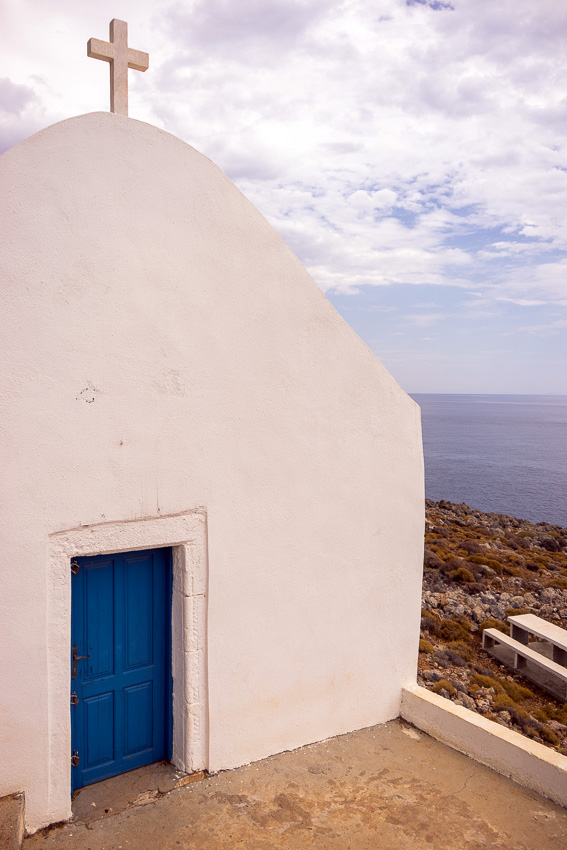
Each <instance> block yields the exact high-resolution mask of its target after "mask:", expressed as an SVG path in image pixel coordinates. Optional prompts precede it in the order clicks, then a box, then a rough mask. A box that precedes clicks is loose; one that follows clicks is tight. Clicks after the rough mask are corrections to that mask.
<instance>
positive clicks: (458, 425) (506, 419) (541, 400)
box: [412, 393, 567, 526]
mask: <svg viewBox="0 0 567 850" xmlns="http://www.w3.org/2000/svg"><path fill="white" fill-rule="evenodd" d="M412 398H413V399H415V401H416V402H417V403H418V404H419V406H420V407H421V417H422V427H423V448H424V454H425V495H426V496H427V497H428V498H429V499H434V500H435V501H439V500H440V499H447V501H450V502H466V504H467V505H469V507H471V508H478V509H479V510H481V511H487V512H492V511H494V512H496V513H503V514H511V515H512V516H515V517H518V518H519V519H527V520H531V521H532V522H549V523H553V524H555V525H561V526H567V396H551V395H550V396H545V395H434V394H425V393H416V394H414V393H412Z"/></svg>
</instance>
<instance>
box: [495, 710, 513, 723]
mask: <svg viewBox="0 0 567 850" xmlns="http://www.w3.org/2000/svg"><path fill="white" fill-rule="evenodd" d="M497 717H498V719H499V720H501V721H502V722H503V723H510V721H511V720H512V716H511V715H510V712H509V711H499V712H498V715H497Z"/></svg>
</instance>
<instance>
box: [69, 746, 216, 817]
mask: <svg viewBox="0 0 567 850" xmlns="http://www.w3.org/2000/svg"><path fill="white" fill-rule="evenodd" d="M205 775H206V773H205V771H202V770H201V771H199V772H198V773H189V774H188V773H183V772H182V771H180V770H177V768H176V767H174V765H173V764H171V762H166V761H158V762H155V764H148V765H146V766H145V767H138V768H136V769H135V770H129V771H128V772H127V773H121V774H120V775H119V776H112V777H111V778H110V779H103V780H102V781H101V782H94V783H93V784H92V785H85V787H84V788H79V790H78V791H76V792H75V794H74V797H73V803H72V810H73V822H74V823H84V824H88V823H92V822H93V821H96V820H100V819H101V818H108V817H112V816H113V815H117V814H120V812H124V811H126V810H127V809H130V808H133V807H135V806H143V805H145V804H146V803H151V802H152V801H153V800H156V799H157V798H158V797H161V796H163V794H168V793H169V792H170V791H174V790H175V789H176V788H182V787H183V786H184V785H188V784H190V783H191V782H198V781H199V780H200V779H204V777H205Z"/></svg>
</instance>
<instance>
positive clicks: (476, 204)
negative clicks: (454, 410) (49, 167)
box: [0, 0, 567, 309]
mask: <svg viewBox="0 0 567 850" xmlns="http://www.w3.org/2000/svg"><path fill="white" fill-rule="evenodd" d="M5 7H6V8H5V10H4V9H3V16H4V20H3V27H2V30H1V31H0V50H1V52H2V55H3V65H4V70H3V74H4V76H5V80H4V81H3V82H1V81H0V110H2V112H0V149H2V147H4V148H5V147H7V146H9V145H10V144H13V143H14V142H15V141H17V140H18V138H22V137H24V136H25V135H28V134H29V133H30V132H33V131H34V130H36V129H40V128H41V127H42V126H45V125H46V124H49V123H52V122H53V121H56V120H60V119H62V118H65V117H67V116H70V115H73V114H77V113H80V112H85V111H92V110H96V109H107V108H108V105H107V104H108V68H107V67H106V66H105V65H104V63H98V62H95V61H93V60H91V59H87V57H86V41H87V39H88V38H89V37H91V36H95V37H97V38H106V37H107V24H108V21H109V20H110V18H111V17H114V16H116V17H120V18H123V19H125V20H128V22H129V39H130V43H131V44H132V46H133V47H136V48H138V49H141V50H147V51H148V52H149V53H150V69H149V70H148V71H147V72H146V73H145V74H138V73H135V72H130V92H131V96H130V104H131V110H130V111H131V115H132V116H134V117H139V118H141V119H142V120H147V121H150V122H152V123H156V124H158V125H159V126H162V127H164V128H165V129H167V130H169V131H171V132H173V133H175V134H177V135H179V136H180V137H182V138H184V139H185V140H186V141H188V142H189V143H190V144H192V145H194V146H195V147H197V148H198V149H199V150H202V151H203V152H204V153H205V154H207V155H208V156H210V157H211V158H212V159H214V160H215V161H216V162H218V164H219V165H220V166H221V167H222V168H224V169H225V170H226V171H227V173H228V175H229V176H230V177H231V178H232V179H234V180H235V181H236V182H237V184H238V185H239V186H240V187H241V188H242V189H243V191H244V192H245V193H246V194H247V195H248V197H250V199H251V200H252V202H253V203H254V204H256V206H258V207H259V209H260V210H261V211H262V212H263V213H264V214H265V215H266V216H267V217H268V219H269V220H270V221H271V222H272V223H273V224H274V226H275V227H276V229H277V230H278V231H279V232H280V233H281V234H282V235H283V236H284V238H285V239H287V240H288V241H289V243H290V244H291V246H292V247H293V248H294V250H295V251H296V252H297V253H298V254H299V256H300V258H301V259H302V260H303V261H304V262H305V264H306V265H307V267H308V268H309V269H310V271H311V272H312V274H313V275H314V277H315V279H316V280H317V282H318V283H319V285H320V286H321V287H322V288H324V289H330V288H331V289H336V290H337V291H340V292H356V291H359V290H360V287H362V286H386V285H390V286H393V285H396V284H399V283H411V284H414V285H419V284H435V285H451V286H457V287H461V288H467V289H468V290H469V291H471V292H475V293H476V294H477V296H478V298H479V299H480V300H481V303H482V305H484V308H485V309H486V307H487V305H489V304H493V305H494V304H497V303H498V299H506V300H508V301H512V302H514V303H518V304H520V303H523V304H527V303H528V302H533V303H535V302H537V303H540V302H546V303H547V302H554V303H556V304H557V305H558V307H561V306H562V305H563V304H564V303H565V300H566V298H567V284H566V277H565V272H566V268H565V252H566V249H567V244H566V240H567V236H566V232H567V231H566V230H565V225H564V215H563V210H564V209H565V208H566V205H567V161H566V145H565V135H566V133H565V131H566V129H567V128H566V126H565V125H566V123H567V98H566V96H565V79H567V67H566V64H567V63H566V60H565V52H564V43H565V36H566V35H567V4H564V3H558V2H557V0H539V2H538V4H534V3H533V0H498V2H496V3H495V2H494V0H452V2H451V3H448V2H447V3H445V2H439V1H438V0H431V2H421V0H415V2H411V3H409V4H408V3H406V2H404V0H375V1H374V2H373V3H368V2H365V0H350V2H344V0H241V1H240V2H236V0H192V2H191V1H190V0H175V2H172V3H170V4H169V5H162V4H158V3H157V0H136V2H134V0H112V2H111V0H99V3H97V4H96V5H94V4H77V3H75V2H71V0H42V3H41V4H37V3H35V2H33V0H18V2H15V0H11V2H8V3H7V4H5ZM479 306H480V305H479Z"/></svg>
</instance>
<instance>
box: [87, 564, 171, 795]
mask: <svg viewBox="0 0 567 850" xmlns="http://www.w3.org/2000/svg"><path fill="white" fill-rule="evenodd" d="M76 561H77V563H78V564H79V572H78V573H77V574H76V575H73V576H72V584H71V588H72V602H71V607H72V611H71V637H72V641H71V643H72V645H74V646H75V647H76V653H75V654H76V656H77V661H76V671H77V675H76V678H74V679H72V681H71V690H72V691H73V690H74V691H75V693H76V694H77V697H78V704H77V705H72V706H71V739H72V749H73V751H76V752H77V754H78V756H79V764H78V765H77V766H74V767H73V768H72V771H71V773H72V786H73V790H75V789H77V788H81V787H82V786H83V785H89V784H90V783H92V782H98V781H99V780H101V779H107V778H108V777H110V776H116V775H117V774H119V773H124V772H125V771H127V770H132V769H134V768H136V767H141V766H142V765H144V764H150V763H151V762H154V761H160V760H161V759H163V758H166V757H167V756H168V755H169V752H168V750H169V747H168V738H169V735H168V732H169V727H170V717H169V705H170V696H171V692H170V683H171V678H170V661H169V633H170V628H171V577H170V571H171V550H170V549H148V550H145V551H143V552H124V553H119V554H116V555H99V556H96V557H92V558H77V559H76ZM82 656H83V657H82ZM84 656H88V657H84Z"/></svg>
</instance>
